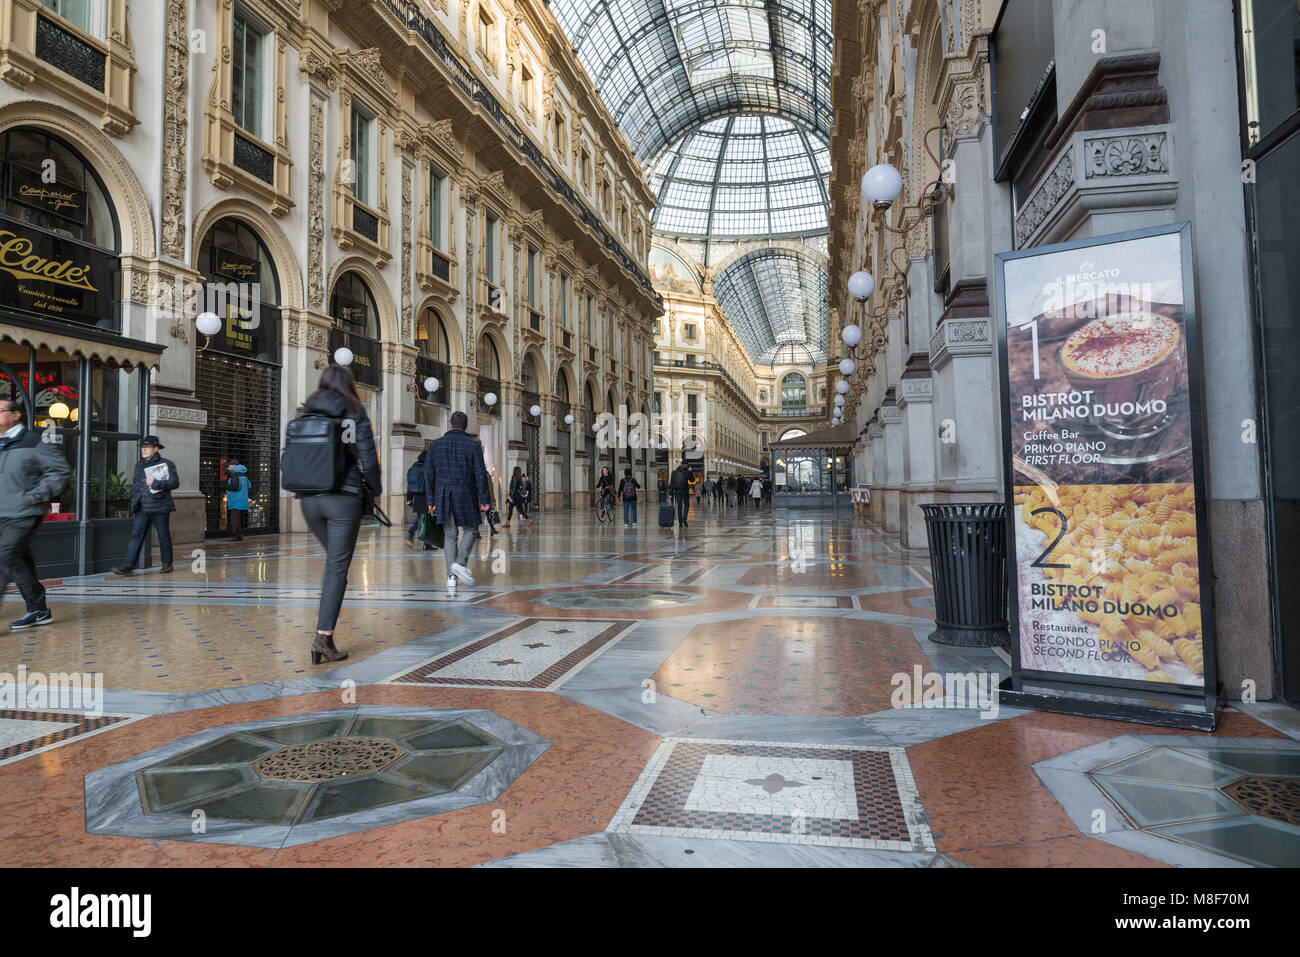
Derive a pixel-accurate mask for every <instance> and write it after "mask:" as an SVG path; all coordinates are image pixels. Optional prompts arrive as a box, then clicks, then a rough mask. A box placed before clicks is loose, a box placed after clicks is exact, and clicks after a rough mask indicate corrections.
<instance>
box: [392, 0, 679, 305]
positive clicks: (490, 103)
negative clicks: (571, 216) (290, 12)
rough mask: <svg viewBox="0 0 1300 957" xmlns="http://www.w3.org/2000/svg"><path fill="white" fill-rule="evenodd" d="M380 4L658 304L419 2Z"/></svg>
mask: <svg viewBox="0 0 1300 957" xmlns="http://www.w3.org/2000/svg"><path fill="white" fill-rule="evenodd" d="M383 4H384V6H386V7H388V9H389V10H390V11H392V13H393V15H394V16H396V17H397V19H398V21H399V22H400V23H402V24H405V26H406V27H407V29H409V30H411V31H412V32H413V33H415V34H416V35H417V36H419V37H420V39H421V40H423V41H424V42H425V44H426V45H427V46H428V47H429V49H430V51H431V52H432V53H433V55H434V57H435V58H437V59H438V60H440V61H442V63H443V64H444V65H445V66H446V68H447V70H448V72H449V73H450V74H451V79H452V82H453V83H455V84H456V85H457V86H458V87H460V88H461V89H462V90H463V91H464V92H465V93H466V94H467V95H468V96H469V98H470V100H471V101H473V102H474V103H477V104H478V105H479V106H481V107H483V109H484V110H485V111H486V112H487V114H488V115H489V116H491V117H492V119H493V120H494V121H495V122H496V124H497V126H499V127H500V128H501V132H502V134H503V135H504V137H505V139H506V141H507V142H508V143H510V145H511V146H513V147H514V148H515V149H517V150H518V151H519V152H520V153H522V154H523V155H524V156H525V157H526V158H527V159H528V162H529V163H531V164H532V166H533V167H534V168H535V169H536V170H537V171H538V173H540V174H541V177H542V180H543V182H545V183H546V185H547V186H548V187H549V188H550V189H551V190H552V191H553V192H554V193H556V194H558V195H560V196H562V197H564V199H565V201H566V202H568V204H569V205H570V206H571V207H572V208H573V211H574V213H575V214H576V215H577V217H578V220H579V221H580V222H581V223H583V224H584V225H586V226H588V227H590V228H591V229H592V231H593V232H595V233H596V235H597V236H598V237H599V238H600V240H601V242H602V244H603V245H604V246H605V248H606V249H608V250H609V251H610V252H611V253H613V254H614V256H615V258H617V259H618V260H619V262H620V264H621V265H622V266H623V268H624V269H626V270H627V271H628V272H629V273H631V274H632V275H633V276H635V277H636V279H637V282H638V283H640V285H641V287H642V288H643V289H645V290H646V292H648V293H650V295H651V296H653V297H654V298H655V299H656V300H657V301H658V302H659V303H660V304H662V303H663V300H662V298H661V297H660V296H659V295H658V294H657V293H656V292H655V291H654V284H653V283H651V282H650V277H649V276H647V275H646V274H645V273H644V272H642V270H641V267H640V265H638V264H637V261H636V260H635V259H633V258H632V257H631V256H630V255H629V254H628V253H627V252H626V250H624V249H623V247H622V246H621V245H620V244H619V242H618V240H617V239H615V238H614V235H613V234H612V233H611V232H610V231H609V230H608V229H606V228H605V225H604V223H602V222H601V221H600V218H599V217H598V216H597V215H596V214H595V213H593V212H592V211H591V210H589V209H588V208H587V207H586V205H584V204H583V202H582V201H581V200H580V199H579V198H578V194H577V192H576V191H575V190H574V188H573V187H572V186H570V185H569V183H568V181H567V180H566V179H565V178H564V177H563V176H562V175H561V174H560V173H559V172H558V171H557V170H556V169H555V168H554V167H552V166H551V164H550V163H548V162H547V161H546V158H545V157H544V156H543V155H542V150H541V148H540V147H539V146H538V145H537V144H536V143H534V142H533V141H532V139H531V138H530V137H529V136H528V135H527V134H526V133H524V131H523V130H521V129H520V128H519V127H518V126H516V125H515V123H514V121H513V120H512V119H510V117H508V116H507V115H506V113H505V110H503V109H502V107H501V103H500V101H499V100H497V98H496V96H494V95H493V94H492V92H491V90H489V89H488V87H487V85H486V84H484V83H483V82H482V81H480V80H479V79H478V78H477V77H476V76H474V74H473V73H471V72H470V71H469V69H468V68H467V67H466V66H465V65H464V64H463V63H461V62H460V59H459V58H458V57H457V56H456V55H455V54H454V53H453V52H452V51H451V48H450V47H449V46H448V45H447V40H446V38H445V37H444V36H443V35H442V32H441V31H440V30H439V29H438V28H437V26H435V25H434V22H433V21H432V20H431V19H429V17H428V16H427V15H425V13H424V11H423V10H421V9H420V8H419V5H418V4H416V3H413V2H412V0H383Z"/></svg>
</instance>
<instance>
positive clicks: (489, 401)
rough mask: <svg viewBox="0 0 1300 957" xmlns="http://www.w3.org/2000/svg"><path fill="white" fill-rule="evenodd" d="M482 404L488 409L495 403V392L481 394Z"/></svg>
mask: <svg viewBox="0 0 1300 957" xmlns="http://www.w3.org/2000/svg"><path fill="white" fill-rule="evenodd" d="M483 404H484V405H486V406H487V407H488V408H489V409H490V408H492V406H494V405H496V404H497V394H496V393H495V392H489V393H488V394H487V395H485V396H483Z"/></svg>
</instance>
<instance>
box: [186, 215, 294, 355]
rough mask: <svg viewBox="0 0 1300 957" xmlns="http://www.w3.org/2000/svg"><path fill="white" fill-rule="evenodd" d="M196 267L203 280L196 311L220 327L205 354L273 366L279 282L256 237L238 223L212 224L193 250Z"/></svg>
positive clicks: (268, 255)
mask: <svg viewBox="0 0 1300 957" xmlns="http://www.w3.org/2000/svg"><path fill="white" fill-rule="evenodd" d="M198 262H199V269H201V270H203V274H204V278H205V279H206V280H207V287H206V290H205V296H204V299H205V302H204V303H203V304H202V308H204V309H206V310H208V311H209V312H214V313H216V314H217V315H218V316H219V317H220V318H221V321H222V329H221V331H220V332H219V333H217V335H215V336H213V337H212V341H211V342H210V343H209V348H211V349H215V350H216V351H218V352H223V353H226V354H227V355H235V356H242V357H246V358H254V359H257V360H258V361H260V362H274V363H278V362H279V361H280V310H279V305H280V277H279V275H278V274H277V273H276V269H275V263H274V261H273V260H272V259H271V252H270V250H268V249H267V248H266V244H265V243H263V242H262V239H261V237H260V236H258V234H257V233H256V231H254V230H253V228H252V227H251V226H249V225H248V224H247V223H244V222H241V221H240V220H238V219H232V218H229V217H227V218H226V219H221V220H218V221H217V222H216V223H214V224H213V226H212V228H211V229H209V230H208V233H207V235H206V236H204V237H203V242H202V243H201V244H200V245H199V261H198Z"/></svg>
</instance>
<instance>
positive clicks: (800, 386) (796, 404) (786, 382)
mask: <svg viewBox="0 0 1300 957" xmlns="http://www.w3.org/2000/svg"><path fill="white" fill-rule="evenodd" d="M807 408H808V383H807V382H806V381H805V380H804V377H803V376H801V375H800V374H799V373H797V372H789V373H787V374H786V376H785V378H784V379H782V380H781V409H782V411H786V410H793V411H803V410H805V409H807Z"/></svg>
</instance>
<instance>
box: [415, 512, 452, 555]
mask: <svg viewBox="0 0 1300 957" xmlns="http://www.w3.org/2000/svg"><path fill="white" fill-rule="evenodd" d="M415 534H416V535H418V536H419V537H420V541H422V542H424V543H425V544H427V545H432V546H433V547H434V548H442V547H443V546H444V545H445V544H446V541H447V537H446V534H445V533H444V532H443V528H442V526H441V525H439V524H438V522H437V521H436V520H435V519H434V517H433V516H432V515H430V514H429V513H428V512H424V513H423V514H422V515H421V516H420V517H419V518H417V519H416V520H415Z"/></svg>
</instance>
